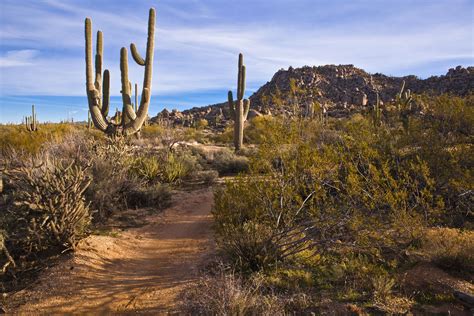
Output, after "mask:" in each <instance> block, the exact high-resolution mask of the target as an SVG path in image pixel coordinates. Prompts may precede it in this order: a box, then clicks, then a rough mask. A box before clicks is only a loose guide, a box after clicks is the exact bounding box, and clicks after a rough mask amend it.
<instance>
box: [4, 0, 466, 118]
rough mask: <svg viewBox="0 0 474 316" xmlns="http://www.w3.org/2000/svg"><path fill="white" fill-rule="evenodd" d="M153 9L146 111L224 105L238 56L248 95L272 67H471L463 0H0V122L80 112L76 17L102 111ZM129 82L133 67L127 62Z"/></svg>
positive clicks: (135, 73) (393, 71)
mask: <svg viewBox="0 0 474 316" xmlns="http://www.w3.org/2000/svg"><path fill="white" fill-rule="evenodd" d="M152 6H153V7H155V8H156V10H157V32H156V42H155V64H154V78H153V91H152V92H153V94H152V102H151V109H150V114H151V115H155V114H156V113H157V112H158V111H160V110H161V109H163V108H164V107H167V108H168V109H171V108H178V109H185V108H189V107H192V106H201V105H207V104H212V103H218V102H222V101H224V100H226V95H227V94H226V92H227V90H228V89H229V88H232V89H233V90H235V81H236V71H237V69H236V63H237V55H238V53H239V52H243V53H244V55H245V59H246V60H245V62H246V65H247V85H248V89H247V94H251V93H252V92H254V91H255V90H256V89H258V88H259V87H260V86H261V85H262V84H264V83H265V82H267V81H269V80H270V79H271V77H272V75H273V74H274V73H275V72H276V71H277V70H278V69H280V68H288V66H290V65H291V66H293V67H299V66H303V65H324V64H354V65H356V66H357V67H361V68H364V69H365V70H367V71H369V72H382V73H385V74H388V75H407V74H415V75H417V76H420V77H428V76H430V75H440V74H444V73H446V71H447V70H448V68H451V67H453V66H456V65H463V66H467V65H473V64H474V38H473V36H474V35H473V34H474V24H473V23H474V22H473V20H474V17H473V15H474V13H473V11H474V1H472V0H431V1H427V0H396V1H395V0H394V1H392V0H387V1H382V0H344V1H343V0H332V1H331V0H285V1H283V0H235V1H234V0H154V1H151V0H147V1H138V0H135V1H131V0H129V1H125V0H107V1H100V0H69V1H67V0H35V1H34V0H1V1H0V122H3V123H5V122H19V121H20V120H21V118H22V117H23V116H24V115H26V114H28V113H29V111H30V108H31V104H32V103H34V104H36V107H37V111H38V118H39V119H40V120H41V121H59V120H61V119H66V118H70V117H74V119H76V120H81V119H84V118H85V117H86V116H87V102H86V98H85V65H84V18H85V17H87V16H88V17H91V18H92V21H93V28H94V31H96V30H98V29H100V30H102V31H103V32H104V55H105V56H104V65H105V67H106V68H108V69H110V72H111V80H112V90H111V93H112V95H114V96H116V97H113V98H112V108H115V107H119V108H121V101H120V98H119V97H118V96H119V91H120V71H119V51H120V47H122V46H126V47H128V46H129V44H130V42H135V43H136V44H137V45H138V47H139V49H140V51H142V52H143V51H144V47H145V44H146V21H147V15H148V8H149V7H152ZM130 67H131V69H130V72H131V73H130V77H131V78H130V79H131V81H132V82H138V83H141V82H142V81H143V79H142V78H143V74H142V71H143V68H142V67H139V66H137V65H136V64H135V63H130Z"/></svg>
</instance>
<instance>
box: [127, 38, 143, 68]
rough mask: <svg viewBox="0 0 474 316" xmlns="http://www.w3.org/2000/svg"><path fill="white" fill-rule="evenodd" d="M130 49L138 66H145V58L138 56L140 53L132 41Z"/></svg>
mask: <svg viewBox="0 0 474 316" xmlns="http://www.w3.org/2000/svg"><path fill="white" fill-rule="evenodd" d="M130 51H131V52H132V57H133V59H134V60H135V62H136V63H137V64H139V65H140V66H145V60H144V59H143V58H142V56H140V53H139V52H138V50H137V47H136V46H135V44H134V43H132V44H130Z"/></svg>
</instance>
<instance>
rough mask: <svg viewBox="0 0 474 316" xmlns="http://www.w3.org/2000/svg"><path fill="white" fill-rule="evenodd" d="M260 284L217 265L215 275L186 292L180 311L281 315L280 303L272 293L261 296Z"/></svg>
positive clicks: (282, 309)
mask: <svg viewBox="0 0 474 316" xmlns="http://www.w3.org/2000/svg"><path fill="white" fill-rule="evenodd" d="M262 280H263V279H262V278H261V277H254V278H252V279H250V280H244V279H243V278H241V277H239V276H238V275H236V274H234V273H233V272H230V271H227V269H225V268H224V266H223V265H220V266H219V267H218V270H217V271H216V272H215V274H214V275H208V276H205V277H203V278H202V279H201V280H200V281H199V282H198V283H197V284H196V285H194V286H193V287H191V288H189V289H188V290H187V291H186V292H185V294H184V299H183V307H184V309H185V310H186V312H187V313H190V314H193V315H195V314H204V315H282V314H284V312H285V310H284V305H283V304H282V301H280V299H279V298H278V297H277V296H275V295H274V294H272V293H264V292H265V289H264V288H263V286H262Z"/></svg>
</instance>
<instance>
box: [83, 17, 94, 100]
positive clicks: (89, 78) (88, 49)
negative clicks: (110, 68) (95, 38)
mask: <svg viewBox="0 0 474 316" xmlns="http://www.w3.org/2000/svg"><path fill="white" fill-rule="evenodd" d="M85 37H86V86H87V90H88V91H87V93H88V94H89V91H90V90H92V89H93V88H94V85H93V84H92V21H91V19H89V18H86V21H85Z"/></svg>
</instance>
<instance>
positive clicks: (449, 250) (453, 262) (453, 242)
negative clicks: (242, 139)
mask: <svg viewBox="0 0 474 316" xmlns="http://www.w3.org/2000/svg"><path fill="white" fill-rule="evenodd" d="M422 251H423V252H424V253H425V254H426V255H427V256H428V257H429V258H430V260H431V261H432V262H434V263H435V264H437V265H438V266H440V267H441V268H444V269H448V270H456V271H459V272H469V273H473V272H474V231H462V230H459V229H455V228H435V229H430V230H428V231H427V232H426V235H425V236H424V239H423V245H422Z"/></svg>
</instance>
